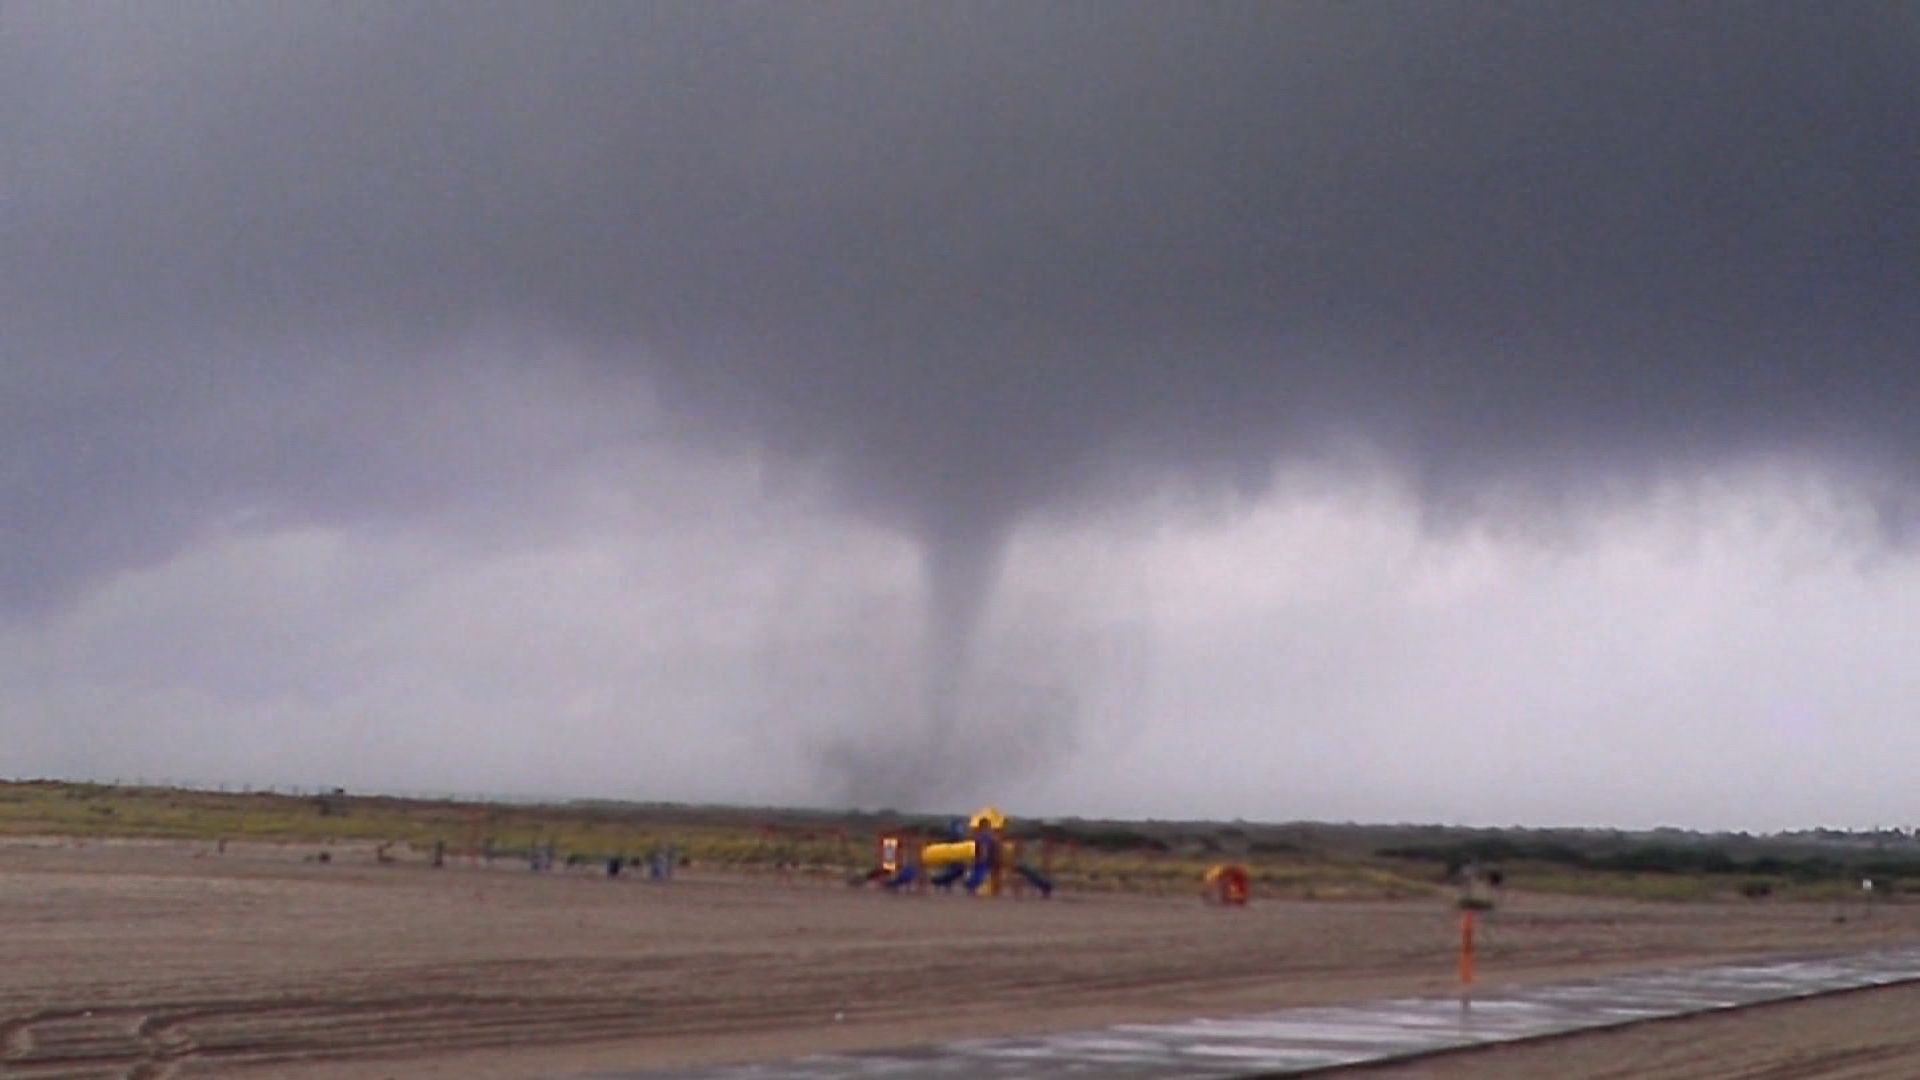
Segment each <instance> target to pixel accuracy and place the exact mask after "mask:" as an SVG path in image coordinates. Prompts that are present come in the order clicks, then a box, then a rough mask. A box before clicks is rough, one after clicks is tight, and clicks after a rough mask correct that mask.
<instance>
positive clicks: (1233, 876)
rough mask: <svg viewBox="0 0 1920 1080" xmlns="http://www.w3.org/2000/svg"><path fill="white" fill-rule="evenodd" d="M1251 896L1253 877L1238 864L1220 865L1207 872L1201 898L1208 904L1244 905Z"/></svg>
mask: <svg viewBox="0 0 1920 1080" xmlns="http://www.w3.org/2000/svg"><path fill="white" fill-rule="evenodd" d="M1252 895H1253V877H1252V875H1250V874H1248V873H1247V868H1246V867H1244V866H1241V865H1240V864H1238V863H1221V864H1220V865H1218V866H1215V867H1213V868H1211V869H1209V870H1208V871H1207V877H1206V887H1205V888H1204V889H1203V890H1202V891H1201V896H1202V897H1203V898H1204V899H1206V900H1207V901H1208V902H1209V903H1215V904H1235V905H1238V904H1244V903H1246V902H1247V900H1248V898H1249V897H1251V896H1252Z"/></svg>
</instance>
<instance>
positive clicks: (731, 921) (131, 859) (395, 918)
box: [0, 840, 1920, 1080]
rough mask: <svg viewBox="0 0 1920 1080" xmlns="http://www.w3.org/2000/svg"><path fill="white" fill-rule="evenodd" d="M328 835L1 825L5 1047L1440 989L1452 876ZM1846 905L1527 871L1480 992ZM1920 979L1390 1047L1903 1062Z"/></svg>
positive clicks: (600, 1038)
mask: <svg viewBox="0 0 1920 1080" xmlns="http://www.w3.org/2000/svg"><path fill="white" fill-rule="evenodd" d="M316 852H317V849H314V848H310V847H309V848H302V847H285V848H280V847H271V846H259V847H247V848H242V847H239V846H235V847H233V848H230V849H229V850H227V851H226V852H224V853H219V852H216V851H215V850H214V849H213V848H212V847H210V846H209V845H206V844H185V843H156V842H141V843H136V842H100V841H91V842H86V843H77V842H74V841H53V840H48V841H42V842H12V843H9V844H7V845H5V846H0V919H4V923H5V925H6V926H7V928H8V935H7V941H8V945H7V953H8V962H7V963H6V964H4V965H0V1048H4V1049H3V1053H4V1056H3V1057H0V1064H3V1065H4V1068H0V1072H4V1073H5V1075H8V1076H19V1077H25V1078H30V1080H47V1078H52V1077H60V1078H63V1080H64V1078H81V1077H125V1078H129V1080H133V1078H144V1080H156V1078H161V1077H191V1076H215V1075H218V1076H229V1075H233V1076H238V1075H250V1076H281V1077H305V1078H313V1080H321V1078H326V1080H332V1078H346V1077H378V1076H393V1077H454V1076H462V1077H525V1076H565V1075H568V1074H570V1073H580V1072H589V1071H594V1070H620V1069H645V1068H672V1067H676V1066H691V1065H695V1064H713V1063H721V1062H729V1061H751V1060H767V1059H777V1058H783V1057H789V1056H794V1055H798V1054H804V1053H808V1052H814V1051H822V1050H844V1049H853V1048H865V1047H881V1046H897V1045H905V1044H914V1043H922V1042H927V1041H933V1040H941V1039H950V1038H960V1037H971V1036H988V1035H1008V1034H1016V1033H1025V1032H1036V1031H1047V1030H1057V1029H1065V1028H1078V1027H1091V1026H1098V1025H1103V1024H1108V1023H1117V1022H1126V1021H1149V1020H1171V1019H1185V1018H1189V1017H1193V1016H1200V1015H1220V1014H1233V1013H1243V1012H1256V1011H1259V1010H1262V1009H1269V1008H1276V1007H1281V1006H1286V1005H1296V1004H1319V1003H1334V1002H1347V1001H1358V1000H1366V999H1370V998H1376V997H1381V996H1387V995H1398V994H1447V993H1451V992H1453V990H1454V987H1455V977H1456V976H1455V966H1454V960H1455V952H1454V950H1455V945H1456V938H1455V929H1454V928H1455V922H1454V916H1453V914H1452V912H1451V911H1449V910H1448V909H1447V907H1446V906H1445V904H1444V902H1443V901H1441V900H1439V899H1435V900H1423V901H1417V902H1367V903H1362V902H1348V903H1326V902H1318V903H1317V902H1298V901H1295V902H1266V903H1261V902H1256V903H1254V904H1253V905H1252V906H1250V907H1248V908H1245V909H1239V910H1231V909H1217V908H1208V907H1205V906H1203V905H1201V904H1200V903H1198V902H1197V901H1195V900H1192V899H1188V898H1180V897H1137V896H1124V895H1071V894H1067V895H1060V896H1056V897H1055V898H1054V899H1052V900H1045V901H1042V900H1036V899H1027V900H1013V899H1005V898H1003V899H999V900H972V899H968V898H966V897H962V896H891V895H885V894H881V893H876V892H871V891H867V890H862V889H853V888H849V887H847V886H845V885H844V884H839V883H835V882H828V881H798V882H794V881H787V882H783V881H779V880H777V879H773V878H757V877H726V876H703V875H700V874H698V873H690V874H686V875H683V876H681V877H680V878H678V879H676V880H674V881H672V882H669V883H658V882H649V881H643V880H633V879H628V878H621V879H614V880H610V879H608V878H607V877H605V876H604V875H603V874H600V873H597V872H593V871H590V870H588V869H586V868H580V869H576V870H573V871H560V872H555V873H549V874H533V873H529V872H527V871H526V870H525V869H524V868H516V867H512V866H510V865H508V864H506V863H504V862H502V863H500V864H497V865H495V866H494V867H491V868H488V867H483V866H479V865H468V864H466V863H458V864H455V865H450V866H448V867H446V868H444V869H438V870H436V869H432V868H430V867H428V866H426V865H425V864H423V863H420V862H407V863H399V864H391V865H387V864H381V863H379V862H377V861H376V859H375V857H374V855H373V853H372V851H371V850H354V849H340V848H335V849H333V850H332V852H331V855H332V858H331V860H330V861H329V862H325V863H321V862H318V861H314V855H315V854H316ZM1837 914H1840V913H1839V912H1837V910H1836V909H1835V908H1834V907H1833V906H1832V905H1821V904H1784V903H1725V904H1713V903H1693V904H1674V905H1666V904H1648V903H1634V902H1625V901H1600V900H1590V899H1574V898H1560V897H1547V896H1530V895H1526V894H1517V895H1514V896H1511V897H1509V898H1508V899H1507V902H1506V904H1505V905H1504V906H1503V907H1502V909H1501V910H1500V911H1498V912H1496V913H1494V914H1493V915H1492V916H1491V917H1489V918H1488V919H1487V920H1486V921H1485V922H1484V924H1483V925H1482V928H1481V932H1480V935H1479V945H1480V948H1479V959H1480V963H1479V970H1480V979H1481V984H1482V985H1483V986H1484V987H1487V988H1497V987H1498V986H1500V985H1502V984H1513V983H1520V982H1529V981H1541V980H1555V979H1565V978H1571V977H1574V976H1578V975H1584V974H1593V973H1600V972H1609V971H1625V970H1636V969H1645V968H1654V967H1669V966H1676V965H1685V964H1694V963H1708V962H1717V961H1725V960H1729V959H1736V958H1746V957H1757V956H1763V955H1777V954H1786V953H1807V952H1818V951H1841V950H1849V949H1856V948H1868V947H1872V946H1874V945H1879V944H1887V943H1892V942H1908V941H1912V940H1914V939H1915V938H1916V937H1920V907H1913V908H1909V907H1903V906H1898V905H1887V906H1883V907H1880V908H1878V909H1876V910H1874V911H1873V912H1872V913H1871V915H1870V917H1863V915H1864V912H1862V911H1854V912H1852V913H1851V914H1850V916H1849V917H1848V918H1846V919H1845V920H1844V921H1841V920H1838V919H1836V915H1837ZM1917 995H1920V991H1915V990H1907V989H1896V990H1889V991H1877V992H1872V993H1864V994H1854V995H1846V996H1844V997H1840V998H1834V999H1830V1000H1823V1001H1818V1002H1811V1003H1803V1004H1796V1005H1791V1006H1773V1007H1767V1008H1764V1009H1760V1010H1755V1011H1752V1012H1750V1013H1745V1014H1740V1015H1731V1016H1716V1017H1708V1018H1700V1019H1696V1020H1683V1021H1677V1022H1667V1023H1660V1024H1653V1025H1646V1026H1643V1027H1640V1028H1636V1029H1633V1030H1630V1031H1621V1032H1613V1033H1605V1034H1597V1035H1590V1036H1581V1037H1577V1038H1571V1039H1562V1040H1555V1041H1552V1042H1549V1043H1543V1044H1539V1045H1537V1046H1530V1047H1517V1048H1508V1049H1498V1050H1490V1051H1479V1052H1475V1053H1471V1054H1463V1055H1457V1056H1454V1057H1449V1058H1442V1059H1436V1060H1435V1061H1431V1062H1427V1063H1423V1064H1420V1065H1408V1066H1401V1067H1399V1068H1398V1071H1391V1070H1389V1071H1381V1072H1379V1073H1378V1075H1383V1076H1443V1077H1450V1076H1465V1075H1468V1073H1469V1071H1471V1072H1472V1074H1473V1075H1514V1076H1525V1075H1546V1074H1552V1075H1558V1076H1581V1077H1601V1076H1623V1077H1624V1076H1671V1077H1680V1076H1689V1077H1691V1076H1708V1075H1711V1076H1771V1075H1781V1076H1785V1075H1793V1076H1810V1075H1819V1076H1849V1077H1851V1076H1882V1075H1884V1076H1892V1075H1901V1076H1906V1075H1915V1074H1916V1073H1920V1068H1916V1062H1920V1057H1916V1051H1915V1050H1914V1048H1913V1043H1914V1042H1915V1041H1916V1040H1914V1039H1912V1038H1911V1037H1910V1036H1908V1035H1907V1034H1905V1033H1906V1032H1908V1031H1909V1030H1910V1025H1909V1024H1906V1023H1905V1022H1904V1021H1903V1020H1900V1019H1899V1018H1901V1017H1910V1016H1911V1015H1912V1012H1911V1010H1912V1008H1913V1007H1914V1006H1915V1005H1916V1004H1920V996H1917ZM1783 1017H1785V1018H1790V1019H1791V1022H1790V1023H1786V1022H1783V1021H1782V1018H1783ZM1823 1062H1826V1063H1829V1064H1822V1063H1823ZM1708 1066H1711V1067H1708ZM1829 1066H1831V1067H1829ZM1583 1069H1584V1070H1586V1071H1582V1070H1583ZM1716 1069H1717V1070H1718V1071H1715V1070H1716ZM1768 1069H1787V1070H1788V1071H1786V1072H1778V1071H1775V1072H1769V1071H1767V1070H1768ZM1849 1069H1850V1070H1853V1071H1845V1070H1849ZM1662 1070H1665V1071H1662ZM1795 1070H1798V1071H1795ZM1822 1070H1826V1071H1822ZM1876 1070H1877V1071H1876Z"/></svg>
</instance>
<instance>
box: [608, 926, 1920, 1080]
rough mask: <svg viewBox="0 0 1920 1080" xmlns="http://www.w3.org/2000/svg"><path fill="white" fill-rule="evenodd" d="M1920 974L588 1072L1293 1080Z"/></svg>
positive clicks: (1792, 979)
mask: <svg viewBox="0 0 1920 1080" xmlns="http://www.w3.org/2000/svg"><path fill="white" fill-rule="evenodd" d="M1916 980H1920V947H1911V948H1902V949H1892V950H1883V951H1878V952H1870V953H1859V954H1853V955H1846V956H1826V957H1816V958H1801V959H1788V960H1774V961H1766V962H1760V963H1749V964H1728V965H1721V966H1717V967H1705V968H1689V969H1684V970H1675V971H1660V972H1647V973H1641V974H1634V975H1620V976H1613V977H1609V978H1594V979H1584V980H1581V981H1579V982H1569V983H1558V984H1552V985H1543V986H1530V987H1521V988H1515V989H1509V990H1504V991H1500V992H1498V993H1488V994H1485V995H1477V996H1475V998H1474V999H1473V1002H1472V1004H1471V1006H1470V1007H1463V1006H1462V1005H1461V1003H1460V1001H1459V1000H1458V999H1454V998H1400V999H1394V1000H1388V1001H1376V1002H1369V1003H1366V1004H1360V1005H1342V1006H1330V1007H1319V1008H1299V1009H1283V1010H1280V1011H1278V1012H1271V1013H1263V1014H1259V1015H1255V1016H1241V1017H1233V1018H1226V1019H1216V1020H1204V1019H1203V1020H1191V1021H1186V1022H1184V1023H1177V1024H1122V1025H1119V1026H1116V1027H1110V1028H1103V1029H1100V1030H1098V1031H1079V1032H1066V1033H1063V1034H1058V1035H1044V1036H1034V1037H1030V1038H1014V1039H975V1040H968V1041H964V1042H953V1043H944V1044H940V1045H936V1046H927V1047H919V1048H914V1049H906V1050H894V1051H877V1052H872V1053H857V1054H824V1055H818V1056H814V1057H807V1058H800V1059H798V1060H794V1061H786V1062H775V1063H769V1064H761V1065H737V1066H728V1067H724V1068H715V1069H705V1070H692V1071H688V1070H675V1071H673V1072H671V1073H653V1072H625V1073H600V1074H596V1077H594V1078H579V1080H642V1078H651V1077H664V1076H669V1075H670V1076H679V1077H687V1078H690V1080H691V1078H700V1080H827V1078H863V1080H864V1078H877V1077H898V1078H905V1077H943V1076H950V1077H963V1076H964V1077H970V1078H972V1077H1054V1076H1086V1077H1094V1076H1098V1077H1116V1078H1120V1077H1126V1078H1145V1077H1152V1078H1155V1080H1159V1078H1171V1077H1250V1076H1286V1075H1290V1074H1297V1073H1302V1072H1311V1071H1313V1070H1315V1069H1325V1068H1331V1067H1334V1066H1340V1065H1358V1064H1363V1063H1369V1062H1382V1061H1388V1060H1392V1059H1395V1058H1404V1057H1412V1056H1418V1055H1421V1054H1429V1053H1434V1052H1436V1051H1442V1050H1452V1049H1459V1048H1463V1047H1469V1046H1480V1045H1485V1044H1489V1043H1501V1042H1513V1041H1517V1040H1521V1039H1530V1038H1537V1037H1540V1036H1543V1035H1558V1034H1563V1033H1567V1032H1574V1031H1591V1030H1595V1029H1598V1028H1606V1027H1613V1026H1616V1025H1619V1024H1631V1023H1635V1022H1637V1021H1641V1020H1653V1019H1658V1018H1662V1017H1673V1016H1685V1015H1688V1014H1690V1013H1701V1012H1709V1011H1712V1010H1714V1009H1731V1008H1739V1007H1740V1006H1743V1005H1758V1004H1761V1003H1763V1002H1770V1001H1786V1000H1791V999H1794V998H1802V997H1811V996H1814V995H1817V994H1826V993H1832V992H1834V991H1839V990H1857V989H1865V988H1868V987H1875V986H1890V985H1893V984H1895V983H1903V982H1912V981H1916Z"/></svg>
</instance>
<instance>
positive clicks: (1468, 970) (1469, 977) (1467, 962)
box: [1460, 909, 1473, 994]
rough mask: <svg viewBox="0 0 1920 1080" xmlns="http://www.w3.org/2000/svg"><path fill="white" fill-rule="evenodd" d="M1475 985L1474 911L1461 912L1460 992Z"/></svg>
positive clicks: (1463, 992) (1464, 991)
mask: <svg viewBox="0 0 1920 1080" xmlns="http://www.w3.org/2000/svg"><path fill="white" fill-rule="evenodd" d="M1472 985H1473V911H1472V910H1471V909H1469V910H1467V911H1462V912H1461V913H1460V992H1461V993H1462V994H1465V993H1466V992H1467V990H1468V988H1469V987H1471V986H1472Z"/></svg>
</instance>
